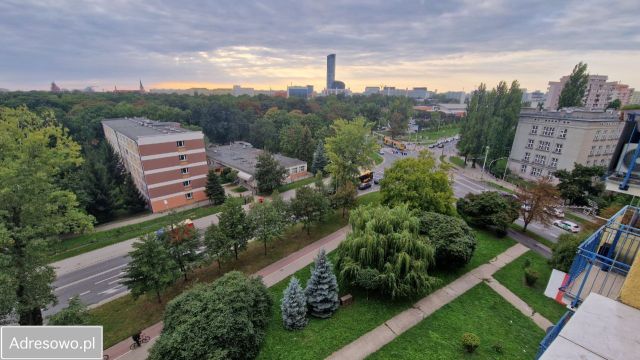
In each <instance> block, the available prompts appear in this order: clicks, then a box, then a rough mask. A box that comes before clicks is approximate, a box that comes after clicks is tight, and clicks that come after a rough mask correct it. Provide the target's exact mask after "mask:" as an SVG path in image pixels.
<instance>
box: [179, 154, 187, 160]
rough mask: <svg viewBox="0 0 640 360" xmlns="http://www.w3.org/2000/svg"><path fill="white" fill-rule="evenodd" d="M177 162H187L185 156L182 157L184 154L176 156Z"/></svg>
mask: <svg viewBox="0 0 640 360" xmlns="http://www.w3.org/2000/svg"><path fill="white" fill-rule="evenodd" d="M178 160H180V161H187V155H184V154H181V155H178Z"/></svg>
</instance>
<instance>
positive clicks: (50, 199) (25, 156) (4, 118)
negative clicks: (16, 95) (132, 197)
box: [0, 107, 93, 325]
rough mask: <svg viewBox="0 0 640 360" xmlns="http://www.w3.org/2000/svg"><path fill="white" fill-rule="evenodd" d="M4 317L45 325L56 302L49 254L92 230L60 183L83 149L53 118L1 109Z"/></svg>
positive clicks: (0, 276)
mask: <svg viewBox="0 0 640 360" xmlns="http://www.w3.org/2000/svg"><path fill="white" fill-rule="evenodd" d="M0 149H1V151H0V254H1V255H0V257H1V259H0V266H1V267H0V279H2V280H3V284H2V285H1V286H0V289H2V290H3V293H2V296H0V298H3V300H2V301H0V304H2V305H3V308H1V309H0V317H4V316H7V315H9V314H12V313H15V314H17V316H18V318H19V320H18V321H19V323H20V325H41V324H42V309H44V308H46V307H47V306H48V305H49V304H51V303H53V302H55V300H56V298H55V295H54V293H53V289H52V286H51V283H52V282H53V280H54V278H55V273H54V271H53V269H52V268H51V266H49V265H48V263H49V254H50V253H51V251H52V245H53V242H54V241H55V240H57V236H58V235H61V234H66V233H78V232H82V231H86V230H89V229H91V228H92V222H93V217H91V216H88V215H86V214H84V213H83V212H82V211H80V210H79V209H78V206H79V203H78V201H77V199H76V196H75V195H74V194H73V193H72V192H70V191H68V190H63V189H61V188H60V187H59V186H58V184H57V177H58V176H59V175H60V174H62V173H64V172H66V171H68V170H69V169H74V168H77V167H78V166H79V165H80V164H81V163H82V158H81V157H80V146H79V145H78V144H77V143H75V142H74V141H73V140H71V138H70V137H69V136H68V135H67V133H66V131H65V130H64V129H63V128H62V127H61V126H59V125H58V123H57V121H56V120H55V117H54V116H53V114H52V113H51V112H48V111H47V112H44V113H43V115H42V117H41V116H38V115H36V114H34V113H32V112H30V111H28V110H27V109H26V108H24V107H21V108H17V109H8V108H3V107H0Z"/></svg>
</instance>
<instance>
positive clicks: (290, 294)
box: [280, 276, 307, 330]
mask: <svg viewBox="0 0 640 360" xmlns="http://www.w3.org/2000/svg"><path fill="white" fill-rule="evenodd" d="M280 310H282V324H283V325H284V328H285V329H287V330H299V329H302V328H304V327H305V326H307V298H306V297H305V296H304V290H302V286H300V282H299V281H298V279H297V278H296V277H295V276H294V277H292V278H291V280H290V281H289V286H287V288H286V289H285V290H284V296H283V297H282V302H281V304H280Z"/></svg>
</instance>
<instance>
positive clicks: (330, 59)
mask: <svg viewBox="0 0 640 360" xmlns="http://www.w3.org/2000/svg"><path fill="white" fill-rule="evenodd" d="M335 81H336V54H329V55H327V90H330V89H333V83H334V82H335Z"/></svg>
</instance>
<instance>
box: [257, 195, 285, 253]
mask: <svg viewBox="0 0 640 360" xmlns="http://www.w3.org/2000/svg"><path fill="white" fill-rule="evenodd" d="M248 218H249V223H251V225H252V227H253V236H254V237H255V238H256V240H258V241H261V242H262V243H263V244H264V254H265V255H267V243H269V242H271V241H272V240H273V239H275V238H278V237H280V236H281V235H282V233H283V232H284V229H285V228H286V226H287V223H288V222H287V218H286V213H284V212H283V211H282V209H281V208H280V206H278V205H277V204H274V202H273V201H265V202H263V203H255V204H253V206H252V207H251V210H249V216H248Z"/></svg>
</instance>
